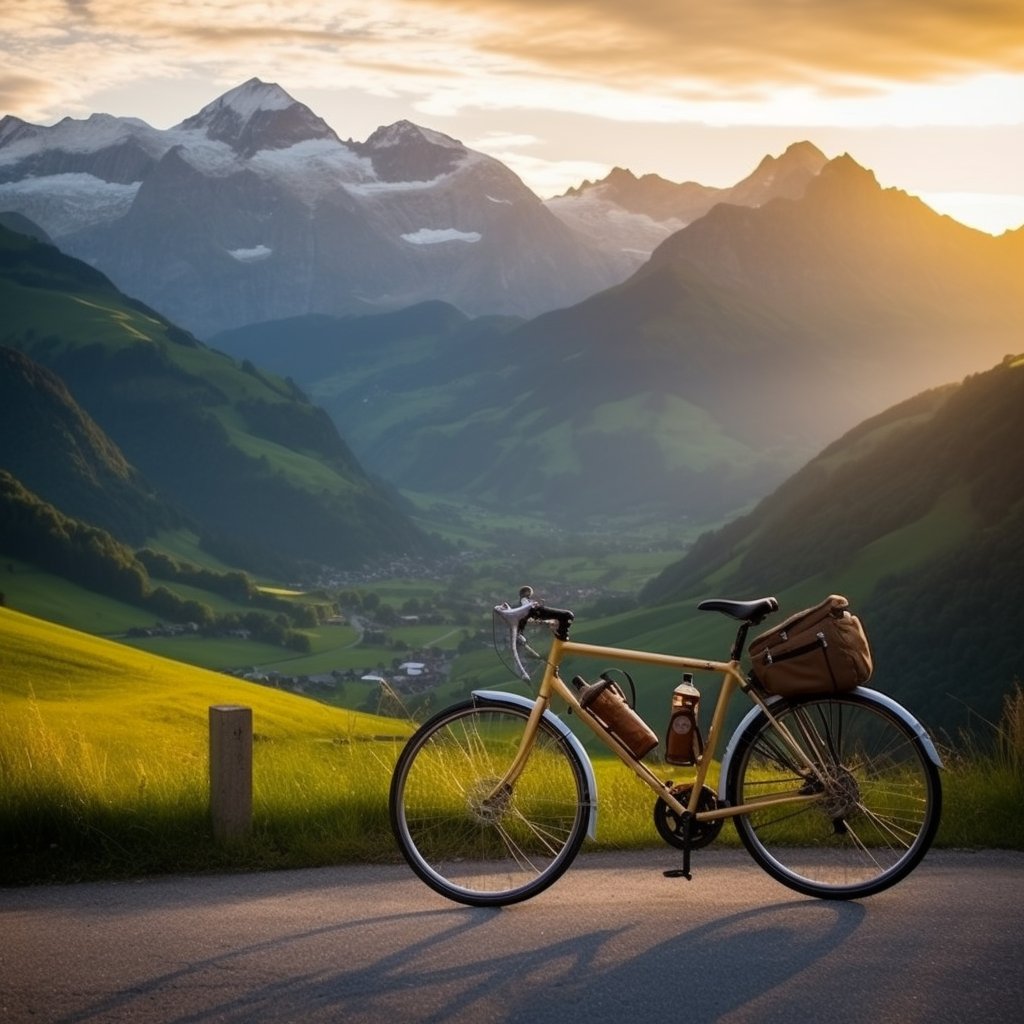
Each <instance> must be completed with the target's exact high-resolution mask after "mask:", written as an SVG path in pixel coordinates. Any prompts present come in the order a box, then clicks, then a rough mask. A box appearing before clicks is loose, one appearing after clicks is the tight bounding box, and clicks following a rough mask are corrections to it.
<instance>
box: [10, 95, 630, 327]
mask: <svg viewBox="0 0 1024 1024" xmlns="http://www.w3.org/2000/svg"><path fill="white" fill-rule="evenodd" d="M0 209H6V210H12V211H16V212H18V213H21V214H23V215H24V216H27V217H29V218H31V219H32V220H33V221H35V222H36V223H38V224H39V225H40V226H41V227H42V228H43V229H44V230H45V231H47V232H48V233H49V235H50V236H51V237H52V238H53V239H54V241H55V242H56V243H57V244H58V245H59V246H60V247H61V248H62V249H63V250H65V251H66V252H68V253H70V254H71V255H74V256H77V257H79V258H80V259H83V260H85V261H86V262H88V263H90V264H92V265H94V266H96V267H98V268H99V269H101V270H102V271H103V272H104V273H106V274H107V275H108V276H110V277H111V279H112V280H113V281H114V282H115V283H116V284H117V286H118V287H119V288H121V289H122V290H123V291H125V292H127V293H128V294H131V295H133V296H137V297H138V298H140V299H141V300H142V301H144V302H146V303H147V304H148V305H150V306H152V307H153V308H155V309H157V310H159V311H160V312H161V313H162V314H163V315H165V316H167V317H168V318H170V319H171V320H173V321H174V322H175V323H178V324H180V325H181V326H183V327H186V328H187V329H189V330H190V331H193V332H194V333H197V334H199V335H201V336H208V335H210V334H212V333H214V332H216V331H220V330H225V329H229V328H233V327H237V326H239V325H242V324H246V323H253V322H258V321H265V320H270V319H280V318H284V317H288V316H297V315H304V314H307V313H329V314H352V313H361V312H363V313H365V312H371V311H380V310H388V309H396V308H399V307H402V306H406V305H411V304H414V303H416V302H419V301H423V300H427V299H441V300H444V301H447V302H450V303H453V304H454V305H456V306H458V307H460V308H461V309H463V310H465V311H466V312H468V313H471V314H480V313H508V314H516V315H533V314H535V313H538V312H540V311H543V310H546V309H553V308H556V307H559V306H563V305H568V304H570V303H572V302H574V301H577V300H579V299H581V298H583V297H585V296H586V295H589V294H591V293H593V292H594V291H597V290H599V289H601V288H603V287H605V286H607V285H609V284H611V283H613V281H615V280H618V279H619V277H617V276H616V274H617V271H616V269H615V267H614V266H613V265H612V264H611V263H610V262H609V260H608V259H607V258H606V257H605V256H604V255H602V254H601V253H599V252H598V251H597V250H596V248H595V247H594V246H593V245H591V244H590V243H588V242H587V241H586V240H585V239H584V238H583V237H582V236H579V235H577V234H576V233H575V232H573V231H572V230H571V229H569V228H568V227H566V226H565V225H564V224H563V223H562V222H561V221H560V220H559V219H558V218H556V217H555V216H554V215H553V214H552V213H550V212H549V211H548V210H547V209H545V207H544V205H543V204H542V203H541V201H540V200H539V199H538V198H537V197H536V196H535V195H534V194H533V193H532V192H531V191H530V190H529V189H528V188H527V187H526V186H525V185H524V184H523V183H522V182H521V181H520V180H519V178H518V177H516V175H515V174H513V173H512V171H510V170H509V169H508V168H507V167H505V166H504V165H503V164H501V163H500V162H498V161H497V160H494V159H492V158H490V157H487V156H485V155H483V154H482V153H478V152H474V151H473V150H470V149H468V148H466V147H465V146H464V145H463V144H462V143H461V142H458V141H457V140H455V139H452V138H449V137H448V136H446V135H443V134H441V133H440V132H435V131H431V130H429V129H427V128H421V127H418V126H417V125H414V124H412V123H411V122H409V121H400V122H398V123H397V124H393V125H390V126H387V127H383V128H380V129H378V130H377V131H376V132H374V133H373V134H372V135H371V136H370V137H369V138H368V139H367V140H366V141H365V142H362V143H358V142H354V141H352V140H349V141H345V142H343V141H342V140H341V139H339V137H338V136H337V135H336V134H335V133H334V131H333V130H332V129H331V128H330V127H328V125H327V124H326V123H325V122H324V121H323V120H322V119H321V118H319V117H318V116H317V115H316V114H314V113H313V112H312V111H311V110H310V109H309V108H308V107H306V106H305V105H303V104H301V103H299V102H297V101H296V100H294V99H293V98H292V97H291V96H289V95H288V93H286V92H285V91H284V90H283V89H281V88H280V87H279V86H277V85H273V84H269V83H264V82H261V81H259V80H258V79H251V80H250V81H248V82H246V83H244V84H243V85H241V86H239V87H237V88H235V89H232V90H231V91H229V92H228V93H225V94H224V95H223V96H221V97H219V98H218V99H216V100H214V101H213V102H212V103H210V104H208V105H207V106H205V107H204V108H203V109H202V110H200V111H199V112H198V113H197V114H195V115H194V116H192V117H189V118H186V119H185V120H184V121H182V122H181V123H180V124H179V125H176V126H175V127H173V128H170V129H167V130H158V129H155V128H152V127H150V126H149V125H147V124H146V123H145V122H143V121H140V120H138V119H135V118H118V117H111V116H110V115H105V114H94V115H92V116H91V117H89V118H87V119H85V120H73V119H71V118H65V119H64V120H62V121H60V122H59V123H57V124H55V125H53V126H51V127H43V126H39V125H32V124H28V123H26V122H24V121H21V120H20V119H18V118H15V117H11V116H7V117H4V118H3V120H0ZM620 276H621V275H620Z"/></svg>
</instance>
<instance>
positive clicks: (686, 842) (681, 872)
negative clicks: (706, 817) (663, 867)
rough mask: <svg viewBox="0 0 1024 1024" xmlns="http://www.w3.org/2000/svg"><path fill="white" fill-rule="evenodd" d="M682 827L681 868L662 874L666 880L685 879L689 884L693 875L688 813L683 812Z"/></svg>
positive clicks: (691, 817)
mask: <svg viewBox="0 0 1024 1024" xmlns="http://www.w3.org/2000/svg"><path fill="white" fill-rule="evenodd" d="M682 826H683V829H682V831H683V866H682V867H681V868H672V869H671V870H670V871H665V872H662V873H663V874H664V876H665V877H666V878H685V879H686V880H687V881H688V882H689V881H692V880H693V875H691V874H690V836H691V835H692V833H693V815H692V814H690V812H689V811H684V812H683V818H682Z"/></svg>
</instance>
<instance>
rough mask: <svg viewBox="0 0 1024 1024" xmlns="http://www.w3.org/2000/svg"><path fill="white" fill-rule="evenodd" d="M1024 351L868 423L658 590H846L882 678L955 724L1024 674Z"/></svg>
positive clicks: (807, 594) (979, 715)
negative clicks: (1023, 354)
mask: <svg viewBox="0 0 1024 1024" xmlns="http://www.w3.org/2000/svg"><path fill="white" fill-rule="evenodd" d="M1022 431H1024V357H1017V358H1013V357H1007V358H1006V359H1005V360H1004V361H1003V362H1002V363H1000V364H999V365H998V366H996V367H995V368H993V369H991V370H988V371H986V372H984V373H978V374H975V375H973V376H971V377H968V378H967V379H965V380H964V381H963V382H962V383H961V384H958V385H949V386H945V387H941V388H937V389H933V390H930V391H927V392H924V393H922V394H919V395H918V396H916V397H915V398H912V399H910V400H908V401H904V402H901V403H899V404H897V405H895V406H893V407H892V408H890V409H888V410H886V411H885V412H883V413H881V414H879V415H878V416H875V417H872V418H871V419H868V420H866V421H865V422H863V423H861V424H859V425H858V426H857V427H855V428H854V429H853V430H851V431H850V432H849V433H847V434H846V435H844V436H843V437H842V438H840V439H839V440H838V441H836V442H834V443H833V444H831V445H829V446H828V447H827V448H826V449H825V450H824V451H822V452H821V454H819V455H818V456H817V457H815V458H814V459H812V460H811V461H810V462H809V463H808V464H807V465H806V466H805V467H804V468H803V469H801V470H800V471H799V472H798V473H796V474H795V475H794V476H793V477H791V478H790V479H788V480H787V481H786V482H785V483H784V484H783V485H782V486H781V487H779V488H778V490H776V491H775V492H774V493H773V494H771V495H770V496H768V497H767V498H765V499H764V500H763V501H761V502H760V503H759V504H758V505H757V506H756V507H755V508H754V509H753V511H751V512H750V513H749V514H747V515H745V516H742V517H740V518H739V519H736V520H735V521H733V522H731V523H729V524H728V525H727V526H725V527H723V528H722V529H720V530H718V531H717V532H715V533H709V534H705V535H704V536H703V537H701V539H700V540H699V541H698V542H697V543H696V544H695V545H694V547H693V548H692V549H691V550H690V552H689V553H688V554H687V555H686V556H685V557H684V558H683V559H682V560H681V561H679V562H677V563H675V564H674V565H672V566H670V567H668V568H667V569H666V570H665V571H664V572H663V573H662V574H661V575H660V576H659V577H657V578H656V579H655V580H653V581H652V582H651V583H650V584H649V585H648V587H647V589H646V591H645V593H644V594H643V600H644V601H645V602H648V603H663V602H669V601H677V600H682V599H695V598H697V597H707V596H708V595H709V594H710V593H711V592H712V591H714V592H715V593H718V594H722V595H726V596H728V595H734V596H737V597H739V596H742V595H744V594H746V595H748V596H749V595H753V594H760V593H767V592H772V593H774V592H776V591H786V590H788V591H789V592H790V594H791V595H793V600H790V601H789V602H788V604H787V606H788V607H790V610H796V608H798V607H800V605H799V604H795V603H794V601H795V600H800V601H803V602H805V603H807V604H810V603H813V602H814V601H816V600H818V599H819V598H820V597H823V596H824V595H825V594H827V593H829V592H831V591H838V592H841V593H846V594H847V595H848V596H849V597H850V598H851V600H853V601H854V603H855V605H856V608H857V611H858V612H859V613H860V614H862V616H863V618H864V621H865V624H866V626H867V628H868V632H869V636H870V639H871V642H872V645H873V648H874V653H875V658H876V673H877V682H878V684H879V685H880V686H882V687H883V688H884V689H886V690H887V692H891V693H893V695H894V696H896V697H897V698H898V699H900V700H905V701H907V702H908V703H909V704H910V705H911V706H912V707H919V708H921V709H927V713H928V718H929V720H930V721H931V722H932V723H934V724H935V725H941V726H943V727H945V728H947V729H949V730H951V731H955V729H956V728H958V727H959V726H961V725H965V724H968V722H969V721H970V722H971V723H972V724H974V725H977V724H979V719H984V720H987V721H989V722H995V721H997V720H998V718H999V713H1000V702H1001V699H1002V695H1003V694H1004V693H1008V692H1010V690H1011V689H1012V684H1013V681H1014V680H1015V679H1018V680H1019V679H1021V678H1024V654H1022V649H1021V646H1020V636H1021V635H1022V632H1024V582H1022V581H1024V454H1022V448H1021V445H1020V437H1021V435H1022Z"/></svg>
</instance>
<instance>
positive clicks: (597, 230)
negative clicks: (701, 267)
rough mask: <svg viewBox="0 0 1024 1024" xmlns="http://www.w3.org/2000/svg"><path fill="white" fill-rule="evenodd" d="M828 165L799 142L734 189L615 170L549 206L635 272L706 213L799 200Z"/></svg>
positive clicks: (765, 162)
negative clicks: (727, 205)
mask: <svg viewBox="0 0 1024 1024" xmlns="http://www.w3.org/2000/svg"><path fill="white" fill-rule="evenodd" d="M826 163H827V159H826V157H825V155H824V154H823V153H822V152H821V150H819V149H818V148H817V147H816V146H814V145H813V144H812V143H810V142H795V143H793V144H792V145H791V146H789V147H788V148H787V149H786V151H785V153H783V154H782V156H779V157H773V156H766V157H764V159H763V160H762V161H761V162H760V163H759V164H758V166H757V167H756V168H755V169H754V171H753V172H752V173H751V174H750V175H748V176H747V177H746V178H744V179H743V180H742V181H740V182H738V183H737V184H736V185H733V186H731V187H730V188H715V187H713V186H710V185H700V184H697V183H696V182H693V181H687V182H683V183H681V184H677V183H675V182H671V181H668V180H666V179H665V178H662V177H660V176H659V175H657V174H645V175H643V176H642V177H640V178H638V177H637V176H636V175H635V174H633V172H632V171H629V170H625V169H623V168H621V167H616V168H614V169H613V170H612V171H611V172H610V173H609V174H608V176H607V177H605V178H603V179H602V180H601V181H596V182H591V181H585V182H583V184H582V185H580V186H579V187H577V188H571V189H569V190H568V191H567V192H566V193H565V194H564V195H562V196H556V197H555V198H553V199H549V200H547V202H546V203H545V206H547V208H548V209H549V210H550V211H551V212H552V213H553V214H554V215H555V216H556V217H558V218H559V220H561V221H563V222H564V223H566V224H567V225H569V226H570V227H572V228H573V229H574V230H576V231H578V232H580V233H582V234H584V235H587V236H588V237H589V238H591V239H592V240H593V241H594V243H595V244H597V245H600V246H601V248H602V249H603V250H605V251H606V252H607V253H608V254H609V256H610V257H613V258H617V259H618V260H619V261H620V262H621V265H622V266H623V268H625V269H628V270H629V271H633V270H636V269H637V268H638V267H639V266H640V265H641V264H642V263H643V262H644V261H645V260H646V259H647V258H648V257H649V256H650V255H651V253H652V252H653V250H654V249H655V248H656V247H657V246H658V245H659V244H660V243H661V242H663V241H664V240H665V239H666V238H667V237H668V236H669V235H671V234H673V233H675V232H676V231H678V230H680V229H681V228H684V227H686V225H687V224H690V223H691V222H693V221H695V220H698V219H699V218H700V217H703V216H704V214H706V213H707V212H708V211H709V210H710V209H711V208H712V207H713V206H715V205H716V204H718V203H731V204H733V205H736V206H762V205H764V204H765V203H767V202H769V201H770V200H772V199H778V198H786V199H799V198H800V196H801V195H803V191H804V189H805V188H806V187H807V183H808V182H809V181H810V180H811V179H812V178H814V177H816V176H817V174H818V173H819V172H820V171H821V169H822V167H824V166H825V164H826Z"/></svg>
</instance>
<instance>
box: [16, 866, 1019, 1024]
mask: <svg viewBox="0 0 1024 1024" xmlns="http://www.w3.org/2000/svg"><path fill="white" fill-rule="evenodd" d="M675 862H676V855H675V854H674V852H673V851H670V850H668V848H665V850H664V851H654V852H645V853H643V854H628V855H627V854H590V855H587V856H584V857H581V858H580V859H579V860H578V861H577V863H576V864H575V865H574V866H573V867H572V868H571V869H570V870H569V872H568V874H567V875H566V876H565V877H564V878H562V879H561V880H560V881H559V882H558V883H556V885H555V886H554V887H553V888H551V889H549V890H548V891H547V892H546V893H544V894H542V895H541V896H539V897H537V898H535V899H534V900H532V901H529V902H527V903H523V904H519V905H518V906H515V907H509V908H505V909H502V910H479V909H471V908H467V907H461V906H458V905H456V904H453V903H449V902H447V901H446V900H444V899H442V898H441V897H439V896H436V895H435V894H433V893H432V892H431V891H430V890H428V889H427V888H425V887H424V886H423V885H422V884H421V883H420V882H419V881H417V880H416V879H415V878H414V877H413V876H412V874H411V873H410V872H409V871H408V870H407V869H406V868H404V867H397V866H396V867H371V866H366V867H364V866H359V867H343V868H327V869H320V870H310V871H290V872H281V873H272V874H255V875H228V876H210V877H199V878H179V877H176V878H164V879H150V880H145V881H139V882H124V883H102V884H86V885H73V886H59V887H57V886H55V887H43V888H27V889H6V890H0V1021H3V1022H8V1021H17V1022H22V1021H34V1022H43V1021H46V1022H56V1021H60V1022H69V1024H70V1022H100V1021H104V1022H105V1021H135V1022H149V1021H159V1022H182V1024H184V1022H212V1021H237V1022H243V1021H244V1022H252V1021H275V1022H276V1021H302V1022H307V1021H310V1022H320V1021H343V1022H346V1024H348V1022H353V1024H362V1022H367V1024H382V1022H383V1024H405V1022H413V1021H415V1022H433V1021H437V1022H440V1021H446V1022H452V1024H462V1022H466V1024H470V1022H471V1024H482V1022H492V1021H493V1022H522V1024H527V1022H529V1024H555V1022H557V1024H568V1022H575V1021H580V1022H586V1024H605V1022H612V1021H615V1022H621V1024H634V1022H637V1024H646V1022H648V1021H656V1022H658V1024H677V1022H680V1024H702V1022H707V1021H721V1022H730V1024H731V1022H757V1024H771V1022H780V1024H783V1022H784V1024H830V1022H835V1024H841V1022H870V1024H886V1022H889V1021H893V1022H896V1021H898V1022H900V1024H913V1022H918V1021H921V1022H924V1021H927V1022H929V1024H936V1022H943V1024H951V1022H952V1024H956V1022H960V1021H963V1022H970V1024H1003V1022H1011V1021H1012V1022H1015V1024H1016V1022H1017V1021H1020V1020H1022V1019H1024V854H1019V853H1009V854H1007V853H996V852H984V853H952V852H944V851H936V852H933V853H931V854H930V855H929V856H928V858H927V859H926V860H925V862H924V864H922V865H921V866H920V867H919V868H918V869H917V871H916V872H915V873H914V874H913V875H911V876H910V878H908V879H907V880H905V881H904V882H902V883H901V884H900V885H898V886H896V887H895V888H894V889H891V890H889V891H888V892H885V893H881V894H879V895H877V896H873V897H871V898H870V899H868V900H865V901H864V902H862V903H834V902H825V901H820V900H814V899H808V898H805V897H802V896H798V895H797V894H795V893H792V892H790V891H789V890H788V889H785V888H783V887H782V886H780V885H778V884H777V883H776V882H773V881H772V880H771V879H770V878H768V876H767V875H765V874H763V873H762V872H761V871H760V870H759V869H758V868H757V867H756V866H755V865H754V864H753V862H752V861H750V860H749V859H748V858H747V857H746V855H745V854H744V853H742V852H740V851H735V850H727V849H724V848H723V849H716V848H715V847H711V848H709V849H707V850H703V851H698V853H697V854H695V856H694V879H693V881H692V882H687V881H685V880H683V879H666V878H664V877H663V876H662V874H661V872H662V869H663V868H665V867H672V866H674V865H675Z"/></svg>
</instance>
